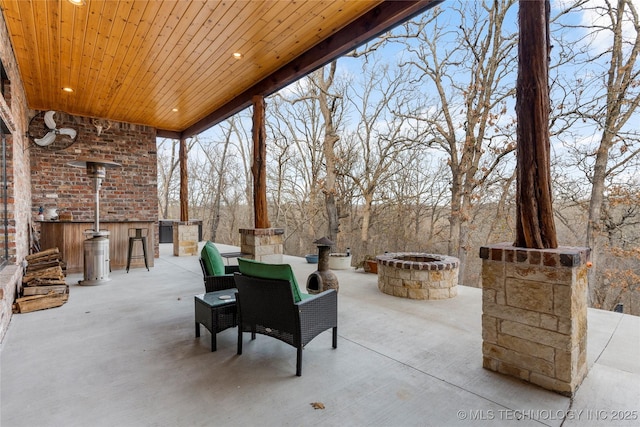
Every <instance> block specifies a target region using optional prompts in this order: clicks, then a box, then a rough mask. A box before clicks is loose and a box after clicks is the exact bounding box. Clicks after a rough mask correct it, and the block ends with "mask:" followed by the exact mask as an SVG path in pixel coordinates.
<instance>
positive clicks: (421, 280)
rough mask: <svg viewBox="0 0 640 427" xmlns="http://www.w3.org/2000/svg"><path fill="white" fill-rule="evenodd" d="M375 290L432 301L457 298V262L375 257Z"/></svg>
mask: <svg viewBox="0 0 640 427" xmlns="http://www.w3.org/2000/svg"><path fill="white" fill-rule="evenodd" d="M376 261H377V262H378V289H380V291H382V292H383V293H385V294H388V295H393V296H397V297H403V298H410V299H420V300H435V299H446V298H453V297H455V296H456V295H457V294H458V288H457V285H458V270H459V267H460V260H458V258H455V257H452V256H447V255H439V254H428V253H422V252H397V253H386V254H384V255H378V256H376Z"/></svg>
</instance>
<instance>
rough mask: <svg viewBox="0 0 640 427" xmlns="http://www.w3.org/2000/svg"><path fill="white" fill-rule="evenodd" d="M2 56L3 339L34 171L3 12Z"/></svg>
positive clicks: (24, 246) (23, 250)
mask: <svg viewBox="0 0 640 427" xmlns="http://www.w3.org/2000/svg"><path fill="white" fill-rule="evenodd" d="M0 59H1V60H2V64H3V66H4V68H5V71H6V72H7V76H8V78H9V83H8V84H7V85H5V87H4V95H3V96H0V114H1V115H2V119H3V120H4V122H5V123H7V125H9V127H10V130H11V135H8V136H7V137H6V147H7V151H6V153H7V193H8V194H7V199H8V213H7V219H8V225H9V226H8V230H7V231H8V235H9V260H8V261H9V264H8V265H7V266H6V267H5V268H4V270H3V271H2V272H1V273H0V340H2V338H3V337H4V334H5V333H6V331H7V327H8V326H9V321H10V319H11V305H12V304H13V301H14V299H15V296H16V289H17V284H18V283H19V282H20V281H21V279H22V268H21V266H20V262H21V261H22V260H23V259H24V257H25V255H27V254H28V253H29V242H30V235H31V234H30V225H31V224H30V218H31V182H30V176H31V170H30V165H29V149H28V140H27V138H26V137H25V133H26V125H27V120H28V109H27V102H26V96H25V92H24V88H23V85H22V82H21V81H20V76H19V74H18V67H17V64H16V61H15V58H14V56H13V48H12V47H11V44H10V40H9V35H8V33H7V29H6V26H5V22H4V17H3V15H2V14H0Z"/></svg>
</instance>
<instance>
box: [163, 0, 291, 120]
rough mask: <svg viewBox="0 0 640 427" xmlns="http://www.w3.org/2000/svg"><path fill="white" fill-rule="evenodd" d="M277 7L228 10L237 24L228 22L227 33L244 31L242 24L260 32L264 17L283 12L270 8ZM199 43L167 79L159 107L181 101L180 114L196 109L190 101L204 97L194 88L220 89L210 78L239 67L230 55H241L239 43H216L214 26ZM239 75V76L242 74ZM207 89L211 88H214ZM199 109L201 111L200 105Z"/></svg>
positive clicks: (264, 5) (253, 4) (259, 4)
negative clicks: (209, 84) (222, 71)
mask: <svg viewBox="0 0 640 427" xmlns="http://www.w3.org/2000/svg"><path fill="white" fill-rule="evenodd" d="M277 4H278V2H247V3H246V4H243V9H242V10H241V11H240V10H237V11H234V10H227V14H226V15H227V16H229V17H232V21H233V22H234V24H231V22H229V25H227V26H226V27H225V30H224V31H225V32H231V31H237V30H239V29H240V28H242V26H243V23H244V26H246V27H247V28H251V29H252V30H253V31H261V30H262V27H260V28H256V25H254V24H253V23H254V22H260V18H261V17H264V16H265V14H266V15H269V14H271V15H272V16H273V17H275V16H277V14H278V12H279V10H280V9H279V8H278V9H275V8H274V7H271V6H272V5H277ZM256 5H257V6H256ZM274 9H275V10H274ZM226 20H227V18H226V17H223V18H221V19H220V21H226ZM194 42H195V41H194ZM197 42H198V46H196V47H195V48H194V49H193V50H192V52H193V54H192V55H191V56H190V57H189V58H188V59H186V60H185V61H183V62H181V63H180V64H179V67H176V68H175V70H174V72H173V74H172V75H170V76H168V79H169V83H170V84H167V85H166V88H167V89H166V90H164V91H163V92H162V93H159V94H158V95H159V98H158V101H159V102H160V103H163V104H170V103H171V100H172V99H179V100H180V104H179V105H177V108H178V109H179V110H182V109H184V108H191V107H193V105H194V104H193V103H191V102H190V101H187V99H191V98H192V97H194V96H200V95H201V94H202V90H193V89H192V88H193V87H198V86H200V85H207V82H211V85H214V84H215V85H217V84H218V83H216V82H213V81H212V78H211V76H212V75H213V72H214V70H215V73H216V74H217V73H219V72H221V70H222V69H225V68H228V67H230V66H233V65H236V63H238V62H239V61H237V60H236V59H234V58H233V57H232V55H231V54H232V52H235V51H238V50H240V51H242V50H241V49H238V46H237V44H236V40H234V38H232V37H227V38H226V40H224V41H218V40H216V37H215V33H213V27H212V26H210V31H208V33H207V34H206V35H205V36H204V37H200V38H199V40H198V41H197ZM240 62H241V61H240ZM236 68H239V65H236ZM237 71H238V72H239V71H240V70H237ZM245 71H246V70H245ZM205 87H207V88H211V87H215V86H205ZM214 90H215V89H214ZM204 98H205V100H206V101H205V102H206V103H211V102H212V101H211V99H210V98H213V97H211V96H209V97H207V96H205V97H204ZM199 106H200V107H201V105H199ZM185 123H188V122H185Z"/></svg>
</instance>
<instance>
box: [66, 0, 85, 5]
mask: <svg viewBox="0 0 640 427" xmlns="http://www.w3.org/2000/svg"><path fill="white" fill-rule="evenodd" d="M69 3H71V4H72V5H74V6H84V5H85V1H84V0H69Z"/></svg>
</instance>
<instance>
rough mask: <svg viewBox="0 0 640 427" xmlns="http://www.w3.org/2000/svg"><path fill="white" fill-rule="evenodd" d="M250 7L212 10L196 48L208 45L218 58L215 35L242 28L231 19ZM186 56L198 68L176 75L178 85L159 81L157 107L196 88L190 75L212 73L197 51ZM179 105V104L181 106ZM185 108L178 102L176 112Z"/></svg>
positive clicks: (227, 6)
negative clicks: (204, 44) (178, 79)
mask: <svg viewBox="0 0 640 427" xmlns="http://www.w3.org/2000/svg"><path fill="white" fill-rule="evenodd" d="M251 4H253V2H239V3H228V4H227V3H223V4H222V7H220V8H218V9H216V10H212V11H211V15H210V19H209V20H208V25H206V26H205V28H206V29H208V32H206V31H205V32H203V34H205V33H206V35H204V37H203V38H202V39H201V41H200V43H199V44H198V47H199V46H200V45H202V44H203V43H206V44H208V45H210V46H211V45H212V46H215V48H213V49H210V50H211V51H212V52H213V53H211V54H213V55H214V56H215V55H218V56H219V54H218V53H217V52H218V49H220V47H221V46H222V45H223V44H224V43H225V42H224V40H223V38H222V37H220V36H219V35H218V34H219V33H222V34H225V33H229V32H232V31H237V30H238V29H239V28H240V27H241V25H242V24H241V23H240V22H235V21H236V19H235V18H236V17H238V16H243V13H244V11H245V10H246V9H247V8H250V7H251ZM241 21H242V22H244V25H250V22H248V21H245V20H241ZM234 22H235V25H236V27H233V26H232V23H234ZM227 39H229V37H227ZM196 42H197V41H196ZM190 55H191V57H193V58H197V60H196V59H191V60H189V62H191V63H195V62H197V63H199V64H201V65H196V66H192V67H191V68H192V69H191V70H188V69H187V70H186V71H182V73H181V74H179V78H180V81H179V82H176V81H170V80H166V81H163V82H162V83H161V84H159V85H158V90H157V91H156V92H155V93H154V99H155V100H157V102H158V103H159V104H160V103H162V102H164V103H169V104H172V103H175V102H176V101H177V100H180V99H182V98H184V97H185V96H187V95H188V93H187V92H189V91H193V90H194V88H196V87H197V85H198V81H197V80H195V81H194V74H195V75H196V76H200V77H202V78H207V76H206V74H207V70H208V71H209V72H212V70H214V69H212V68H211V66H210V64H209V63H207V59H206V58H207V57H206V56H204V55H203V54H201V53H200V51H199V50H198V48H197V47H196V48H195V49H194V50H193V51H190ZM170 65H173V68H175V69H179V68H180V67H181V64H180V63H175V65H174V64H170ZM203 70H204V71H203ZM154 71H155V70H154ZM170 71H171V69H168V70H167V71H166V74H165V72H164V70H162V69H161V70H158V71H157V73H156V74H155V75H161V76H163V77H166V76H167V75H169V74H170ZM163 95H166V96H167V97H166V98H163ZM132 99H135V98H132ZM134 102H135V101H134ZM180 104H182V106H181V105H180ZM188 107H189V106H187V105H185V104H184V103H183V102H178V107H177V108H178V109H179V112H180V110H182V111H184V110H185V109H186V108H188ZM168 112H169V109H167V110H166V111H165V113H168Z"/></svg>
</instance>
